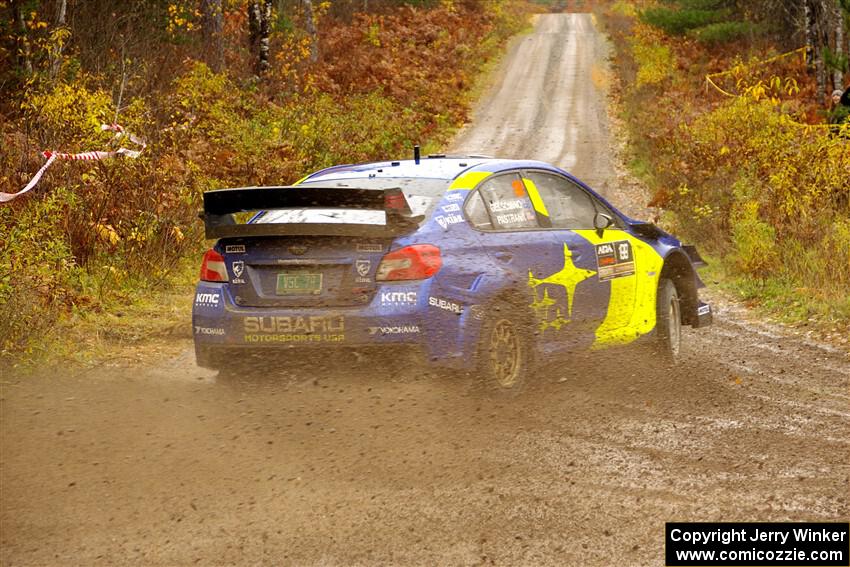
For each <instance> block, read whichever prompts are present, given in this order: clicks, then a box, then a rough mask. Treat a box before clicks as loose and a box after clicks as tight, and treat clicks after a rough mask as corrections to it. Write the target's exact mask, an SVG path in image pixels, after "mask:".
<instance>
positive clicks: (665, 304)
mask: <svg viewBox="0 0 850 567" xmlns="http://www.w3.org/2000/svg"><path fill="white" fill-rule="evenodd" d="M655 317H656V341H655V348H656V352H657V353H658V354H659V355H660V356H661V357H662V358H663V359H665V360H667V361H670V362H675V361H676V360H677V359H678V358H679V353H680V351H681V347H682V309H681V306H680V304H679V294H678V292H677V291H676V286H675V284H674V283H673V282H672V280H669V279H667V278H662V279H661V281H659V282H658V297H657V298H656V303H655Z"/></svg>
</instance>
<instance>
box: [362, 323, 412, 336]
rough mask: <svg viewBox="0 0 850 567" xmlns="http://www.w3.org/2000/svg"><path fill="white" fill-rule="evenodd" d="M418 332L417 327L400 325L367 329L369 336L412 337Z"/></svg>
mask: <svg viewBox="0 0 850 567" xmlns="http://www.w3.org/2000/svg"><path fill="white" fill-rule="evenodd" d="M418 332H419V325H401V326H398V327H369V334H370V335H377V334H378V333H380V334H382V335H412V334H416V333H418Z"/></svg>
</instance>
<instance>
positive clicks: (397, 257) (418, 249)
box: [375, 244, 443, 282]
mask: <svg viewBox="0 0 850 567" xmlns="http://www.w3.org/2000/svg"><path fill="white" fill-rule="evenodd" d="M441 267H443V259H442V258H441V257H440V249H439V248H437V247H436V246H433V245H431V244H414V245H413V246H405V247H404V248H399V249H398V250H393V251H392V252H390V253H389V254H387V255H386V256H384V257H383V258H382V259H381V263H380V265H379V266H378V271H377V272H376V274H375V279H376V280H377V281H379V282H382V281H383V282H386V281H400V280H425V279H428V278H430V277H431V276H433V275H434V274H436V273H437V272H438V271H440V268H441Z"/></svg>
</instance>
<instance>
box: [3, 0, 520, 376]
mask: <svg viewBox="0 0 850 567" xmlns="http://www.w3.org/2000/svg"><path fill="white" fill-rule="evenodd" d="M529 13H530V7H529V5H527V4H525V3H522V2H518V1H514V0H508V1H500V0H433V1H429V0H419V1H412V0H411V1H391V0H335V1H333V2H311V1H309V0H275V1H271V0H263V1H248V0H163V1H158V0H151V1H146V2H137V1H135V0H109V1H107V0H85V1H83V0H15V1H8V0H6V1H3V0H0V115H2V118H3V119H2V121H0V139H2V146H1V147H0V191H2V192H6V193H14V192H17V191H19V190H20V189H21V188H22V187H23V186H24V185H25V184H26V182H27V181H28V180H29V179H30V178H31V177H32V175H33V174H34V173H35V172H36V171H37V170H38V169H39V168H40V167H41V165H42V164H43V163H44V157H42V155H41V152H42V151H43V150H53V151H61V152H82V151H88V150H104V149H108V148H110V143H111V140H112V137H113V133H112V132H109V131H102V130H101V125H102V124H112V123H118V124H120V125H121V126H122V127H123V128H125V129H126V131H127V132H130V133H132V134H134V135H135V136H137V137H139V138H142V139H143V140H144V141H145V142H146V143H147V147H146V148H145V149H144V151H143V152H142V154H141V155H140V156H139V157H138V158H137V159H130V158H116V159H109V160H103V161H96V162H88V161H61V162H56V163H55V164H54V165H53V166H52V167H51V168H50V169H49V170H48V171H47V173H46V175H45V177H44V179H43V180H42V181H41V183H40V185H39V186H38V187H37V188H36V189H35V190H33V191H31V192H30V193H28V194H26V195H25V196H23V197H21V198H18V199H16V200H14V201H12V202H10V203H7V204H0V358H3V357H5V358H6V360H7V361H10V360H12V361H15V363H20V362H21V361H23V362H26V361H32V360H35V361H44V360H45V358H47V359H55V360H61V359H64V358H67V357H72V358H80V359H86V358H88V357H91V356H92V354H93V353H96V352H97V351H98V349H99V348H100V347H104V348H107V347H108V345H109V344H112V343H122V342H124V343H126V342H130V341H136V340H138V339H141V338H147V337H155V336H160V337H161V336H164V335H165V336H168V335H169V334H170V333H174V332H175V329H184V328H186V321H187V320H188V319H187V317H188V306H189V305H190V303H191V302H190V301H189V300H188V299H187V298H188V297H189V295H188V290H189V289H190V287H189V286H190V285H191V282H192V280H193V279H194V278H195V277H196V276H197V266H198V262H199V254H200V253H202V252H203V249H202V247H203V245H204V240H203V233H202V223H200V222H199V221H198V219H197V214H198V212H199V210H200V208H201V206H202V205H201V195H202V193H203V192H204V191H205V190H208V189H216V188H222V187H234V186H250V185H266V184H267V185H281V184H288V183H292V182H294V181H296V180H297V179H299V178H300V177H301V176H303V175H305V174H306V173H309V172H310V171H313V170H316V169H319V168H322V167H326V166H330V165H333V164H338V163H354V162H360V161H366V160H374V159H387V158H391V157H392V158H397V157H400V156H405V155H408V154H410V155H412V151H413V145H414V144H415V143H416V144H422V146H423V150H424V152H426V153H427V152H431V151H435V150H437V149H439V148H440V147H441V146H442V145H443V144H444V143H445V142H446V140H447V139H448V138H449V137H450V136H451V133H452V132H453V131H454V129H455V128H457V127H458V126H460V125H462V124H463V123H464V122H465V121H466V120H467V119H468V111H469V108H470V106H471V102H472V100H473V99H474V96H475V95H474V92H473V90H474V87H475V85H476V84H477V83H476V80H477V79H478V78H480V77H482V76H485V75H486V69H487V64H488V62H491V61H493V60H494V58H496V57H497V56H498V55H499V54H500V52H501V49H500V48H501V47H502V46H503V45H504V43H505V40H506V39H507V38H508V37H510V36H511V35H513V34H515V33H516V32H518V31H519V30H520V29H521V28H523V27H524V26H526V25H527V21H528V17H527V16H528V14H529ZM121 143H122V145H125V146H126V147H127V148H128V149H134V150H138V149H139V147H138V146H135V145H133V144H131V143H130V142H129V141H128V140H127V139H126V138H125V139H124V140H122V141H121ZM113 149H114V148H113Z"/></svg>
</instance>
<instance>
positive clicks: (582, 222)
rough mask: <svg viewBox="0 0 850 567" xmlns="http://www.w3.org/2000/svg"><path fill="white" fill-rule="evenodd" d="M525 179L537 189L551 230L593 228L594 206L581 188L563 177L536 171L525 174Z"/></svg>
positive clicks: (590, 198)
mask: <svg viewBox="0 0 850 567" xmlns="http://www.w3.org/2000/svg"><path fill="white" fill-rule="evenodd" d="M525 178H526V179H527V180H528V181H531V182H532V183H534V186H535V187H537V191H538V193H540V198H541V199H543V203H544V204H545V205H546V209H547V210H548V211H549V218H550V219H551V221H552V228H569V229H589V228H593V218H594V216H595V215H596V206H595V205H594V202H593V198H592V197H591V196H590V195H589V194H588V193H587V192H586V191H584V190H583V189H582V188H581V187H579V186H578V185H576V184H575V183H573V182H572V181H570V180H569V179H567V178H565V177H560V176H557V175H551V174H549V173H542V172H537V171H529V172H526V173H525Z"/></svg>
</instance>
